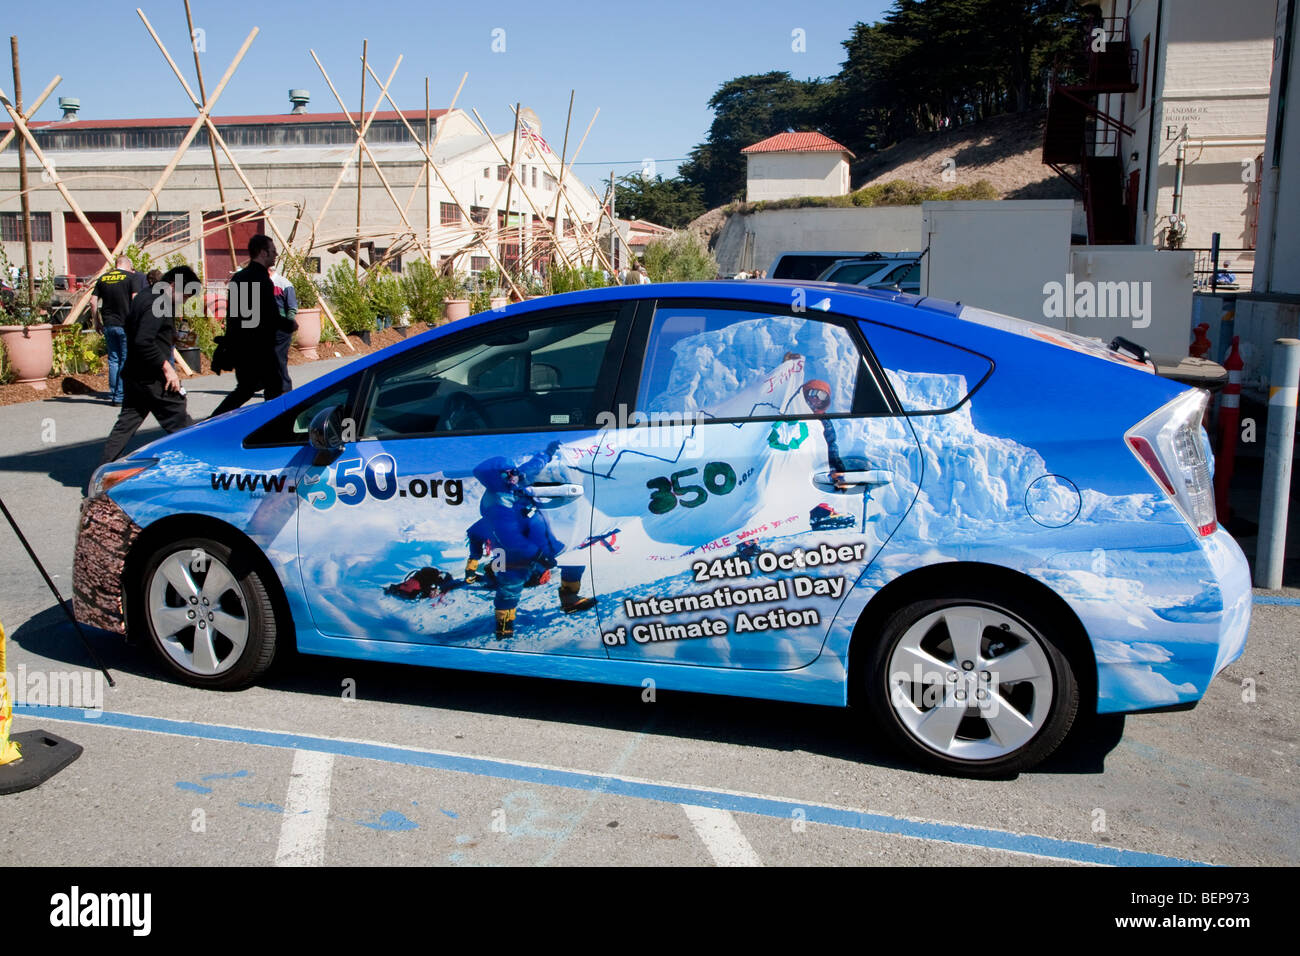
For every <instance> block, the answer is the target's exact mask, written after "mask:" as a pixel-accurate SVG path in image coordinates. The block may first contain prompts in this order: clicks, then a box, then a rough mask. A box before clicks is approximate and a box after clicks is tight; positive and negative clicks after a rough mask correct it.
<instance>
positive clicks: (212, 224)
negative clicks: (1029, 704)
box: [203, 212, 265, 283]
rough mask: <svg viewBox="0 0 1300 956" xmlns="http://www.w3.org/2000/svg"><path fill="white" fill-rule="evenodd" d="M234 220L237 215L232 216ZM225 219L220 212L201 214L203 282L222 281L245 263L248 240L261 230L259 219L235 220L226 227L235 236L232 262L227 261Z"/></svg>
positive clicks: (229, 259)
mask: <svg viewBox="0 0 1300 956" xmlns="http://www.w3.org/2000/svg"><path fill="white" fill-rule="evenodd" d="M235 215H236V217H238V214H235ZM225 223H226V218H225V216H224V215H223V214H222V213H220V212H205V213H204V214H203V281H204V282H205V283H206V282H214V283H217V282H225V281H226V280H227V279H229V278H230V277H231V276H232V275H233V274H234V273H236V272H238V271H239V270H240V269H242V268H243V267H244V266H245V265H247V263H248V240H249V239H251V238H253V236H255V235H257V234H258V233H259V232H262V231H263V230H264V229H265V223H264V222H263V221H262V219H261V218H260V217H258V218H256V219H239V220H238V221H237V222H234V223H232V224H231V226H230V231H231V232H233V233H234V236H235V259H234V260H233V261H232V260H231V258H230V242H229V240H227V239H226V230H225V228H224V227H225Z"/></svg>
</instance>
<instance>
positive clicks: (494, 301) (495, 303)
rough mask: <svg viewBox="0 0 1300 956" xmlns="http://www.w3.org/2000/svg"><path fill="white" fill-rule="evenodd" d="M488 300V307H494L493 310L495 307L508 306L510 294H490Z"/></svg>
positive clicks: (502, 307)
mask: <svg viewBox="0 0 1300 956" xmlns="http://www.w3.org/2000/svg"><path fill="white" fill-rule="evenodd" d="M488 301H489V306H488V307H489V308H491V309H494V310H495V309H504V308H505V307H506V306H508V305H509V304H510V296H508V295H494V296H492V298H491V299H490V300H488Z"/></svg>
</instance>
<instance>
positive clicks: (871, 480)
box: [813, 470, 894, 486]
mask: <svg viewBox="0 0 1300 956" xmlns="http://www.w3.org/2000/svg"><path fill="white" fill-rule="evenodd" d="M832 474H834V476H835V477H833V478H832V477H831V475H832ZM893 480H894V476H893V475H891V474H890V473H889V472H887V471H878V470H871V471H837V472H829V471H819V472H817V473H816V474H814V475H813V481H815V482H816V483H817V484H819V485H836V486H843V485H868V486H871V485H887V484H889V483H890V482H892V481H893Z"/></svg>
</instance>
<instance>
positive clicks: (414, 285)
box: [402, 259, 456, 326]
mask: <svg viewBox="0 0 1300 956" xmlns="http://www.w3.org/2000/svg"><path fill="white" fill-rule="evenodd" d="M455 291H456V280H455V279H453V278H452V277H451V276H444V275H441V274H439V273H438V272H437V270H435V269H434V268H433V266H431V265H429V263H427V262H425V261H424V260H423V259H417V260H416V261H415V262H412V263H411V264H410V265H409V266H407V267H406V274H405V275H403V276H402V297H403V299H404V300H405V303H406V313H407V314H408V315H409V316H410V320H411V321H412V322H423V323H425V324H426V325H430V326H433V325H440V324H441V323H442V321H443V309H444V307H445V304H446V301H447V298H448V297H449V296H452V295H454V294H455Z"/></svg>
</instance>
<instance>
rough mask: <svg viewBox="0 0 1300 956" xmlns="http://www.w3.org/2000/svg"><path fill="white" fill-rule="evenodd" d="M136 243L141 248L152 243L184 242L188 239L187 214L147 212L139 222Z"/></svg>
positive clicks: (188, 225) (188, 215) (188, 224)
mask: <svg viewBox="0 0 1300 956" xmlns="http://www.w3.org/2000/svg"><path fill="white" fill-rule="evenodd" d="M135 235H136V241H137V242H138V243H140V245H142V246H147V245H149V244H150V243H154V242H186V241H188V240H189V238H190V214H189V213H187V212H147V213H145V214H144V218H143V219H142V220H140V228H139V229H138V230H137V231H136V234H135Z"/></svg>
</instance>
